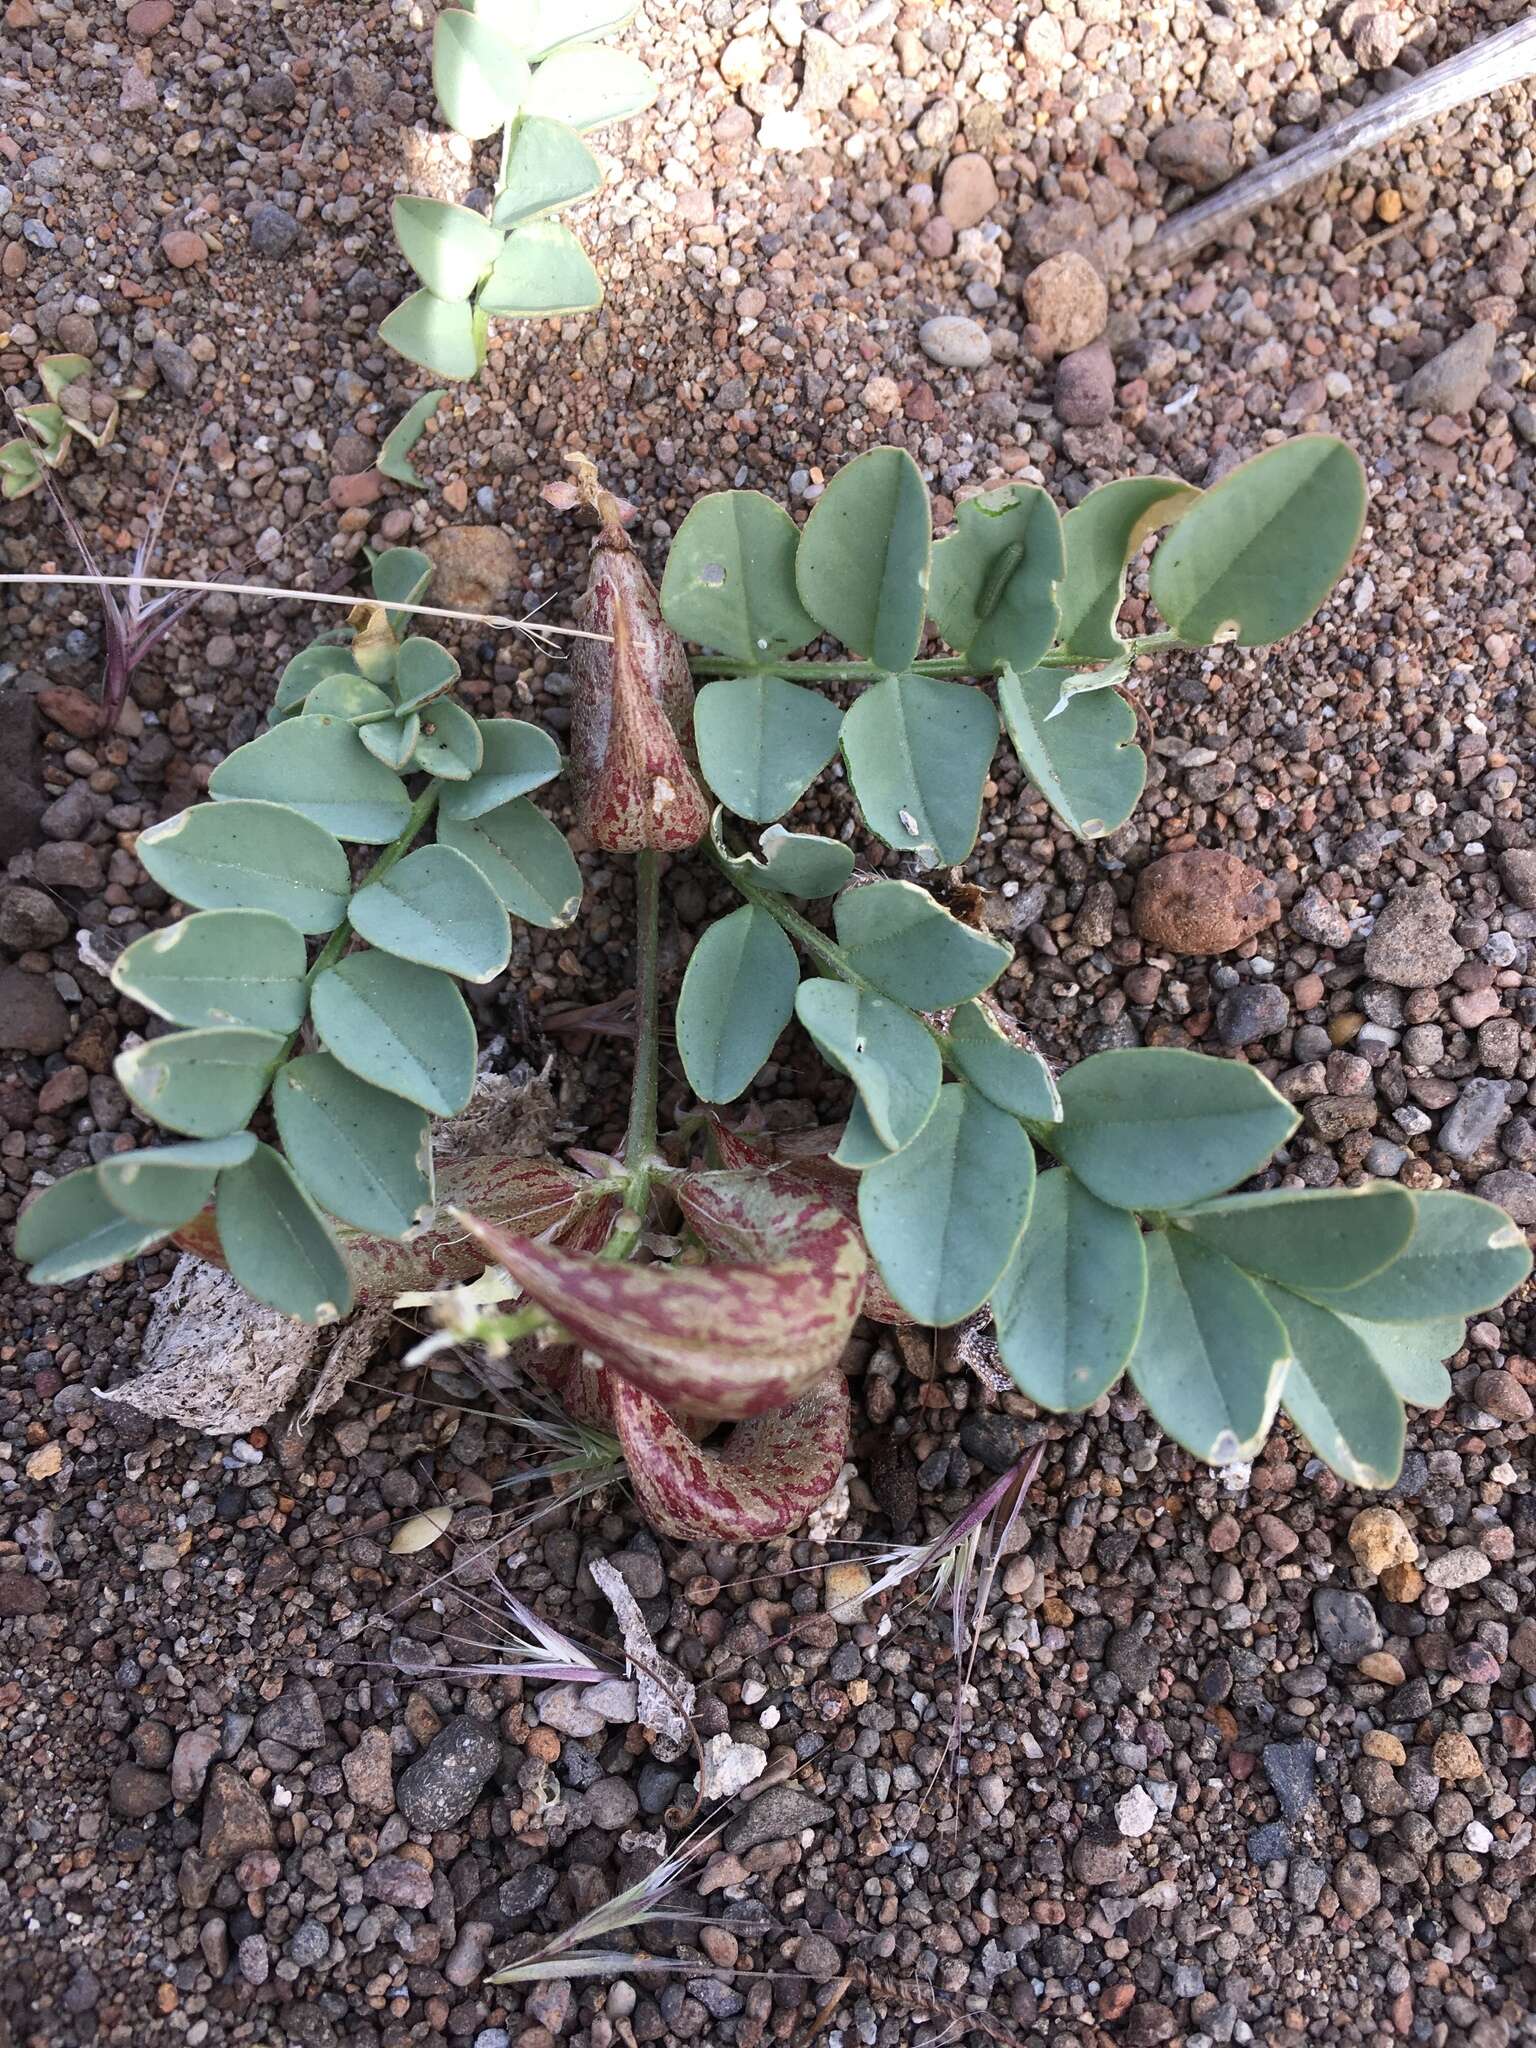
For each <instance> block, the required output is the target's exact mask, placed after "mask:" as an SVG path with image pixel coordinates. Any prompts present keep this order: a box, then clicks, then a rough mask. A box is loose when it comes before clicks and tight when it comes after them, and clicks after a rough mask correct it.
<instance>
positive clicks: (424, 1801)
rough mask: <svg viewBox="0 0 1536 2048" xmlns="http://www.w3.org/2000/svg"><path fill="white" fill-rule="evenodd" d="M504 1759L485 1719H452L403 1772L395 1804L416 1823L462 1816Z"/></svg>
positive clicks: (448, 1823) (445, 1822) (444, 1822)
mask: <svg viewBox="0 0 1536 2048" xmlns="http://www.w3.org/2000/svg"><path fill="white" fill-rule="evenodd" d="M500 1761H501V1743H500V1741H499V1740H498V1738H497V1737H496V1735H495V1734H494V1733H493V1732H492V1731H491V1730H490V1729H489V1728H487V1727H486V1726H485V1725H484V1723H483V1722H480V1721H471V1720H469V1719H468V1718H466V1717H461V1718H460V1719H458V1720H456V1721H450V1722H449V1723H448V1725H447V1726H446V1727H445V1728H444V1729H443V1730H442V1731H441V1732H440V1733H439V1734H437V1735H435V1736H434V1737H433V1738H432V1740H431V1742H430V1743H429V1744H428V1745H427V1747H426V1748H425V1749H424V1750H423V1751H422V1753H421V1755H420V1756H419V1757H417V1759H416V1761H415V1763H413V1764H410V1765H408V1766H407V1767H406V1769H405V1770H404V1771H402V1772H401V1774H400V1782H399V1784H398V1785H397V1786H396V1788H395V1804H396V1805H397V1806H398V1807H399V1809H400V1811H401V1812H402V1813H403V1814H404V1815H405V1817H406V1819H407V1820H408V1821H409V1822H410V1823H411V1825H412V1826H413V1827H418V1828H430V1829H432V1830H434V1831H435V1830H436V1829H438V1828H447V1827H452V1825H453V1823H454V1822H455V1821H457V1820H462V1819H463V1818H464V1816H465V1814H467V1813H468V1812H469V1811H470V1809H471V1808H472V1807H473V1805H474V1803H475V1801H476V1800H477V1799H478V1798H479V1797H480V1792H481V1788H482V1787H483V1786H484V1784H485V1782H486V1780H487V1779H488V1778H489V1777H490V1775H491V1773H492V1772H493V1771H494V1770H495V1768H496V1766H497V1764H498V1763H499V1762H500Z"/></svg>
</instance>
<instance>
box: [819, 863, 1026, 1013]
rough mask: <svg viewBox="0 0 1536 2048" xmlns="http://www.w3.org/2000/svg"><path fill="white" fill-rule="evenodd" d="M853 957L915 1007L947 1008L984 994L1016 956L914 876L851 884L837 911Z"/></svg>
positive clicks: (843, 942)
mask: <svg viewBox="0 0 1536 2048" xmlns="http://www.w3.org/2000/svg"><path fill="white" fill-rule="evenodd" d="M832 917H833V922H834V924H835V925H836V928H837V939H838V944H839V945H840V946H841V947H842V948H843V951H844V952H845V953H846V955H847V956H848V963H849V965H850V966H851V967H852V968H853V969H854V971H855V973H857V974H859V975H861V976H862V977H863V978H864V980H866V981H869V982H873V983H874V985H875V987H876V988H877V989H879V990H880V992H881V994H882V995H888V996H890V997H892V998H893V999H894V1000H895V1001H896V1002H898V1003H905V1004H906V1006H907V1008H908V1009H909V1010H947V1009H948V1008H949V1007H950V1006H951V1005H952V1004H954V1003H963V1002H967V1001H969V999H970V998H971V997H972V996H979V995H980V994H981V992H982V990H983V989H984V988H990V987H991V985H992V983H993V982H994V981H996V979H997V977H998V976H999V975H1000V974H1001V973H1002V971H1003V969H1004V968H1005V967H1006V966H1007V965H1008V963H1009V961H1010V960H1011V959H1012V958H1013V955H1012V954H1011V953H1010V952H1009V950H1008V948H1007V947H1006V946H1005V945H1003V944H1002V942H1001V941H1000V940H998V939H990V938H988V937H987V936H986V934H985V933H984V932H978V931H973V930H972V929H971V927H970V926H969V925H968V924H961V922H960V920H959V919H958V918H957V917H951V916H950V914H949V912H948V911H947V910H944V909H942V908H941V907H940V906H939V905H938V904H937V903H935V902H934V900H933V898H932V897H931V896H930V895H928V894H927V892H926V891H925V890H922V889H919V888H917V887H916V886H915V885H914V884H913V883H911V882H866V883H864V884H863V885H862V886H861V887H859V888H857V889H845V890H844V891H843V893H842V895H841V896H839V897H838V899H837V902H836V904H835V905H834V907H833V912H832Z"/></svg>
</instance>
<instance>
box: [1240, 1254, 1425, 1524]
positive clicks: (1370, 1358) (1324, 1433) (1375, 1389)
mask: <svg viewBox="0 0 1536 2048" xmlns="http://www.w3.org/2000/svg"><path fill="white" fill-rule="evenodd" d="M1263 1292H1264V1298H1265V1300H1266V1301H1267V1302H1268V1303H1269V1305H1270V1307H1271V1308H1272V1309H1273V1310H1274V1311H1275V1313H1276V1315H1278V1316H1279V1318H1280V1320H1281V1321H1282V1322H1283V1323H1284V1325H1285V1328H1286V1332H1287V1334H1288V1336H1289V1337H1290V1341H1291V1350H1292V1353H1293V1354H1294V1355H1293V1357H1292V1359H1291V1369H1290V1371H1289V1372H1288V1373H1287V1374H1286V1376H1285V1386H1284V1388H1283V1390H1282V1393H1281V1401H1282V1404H1283V1406H1284V1408H1285V1412H1286V1414H1287V1415H1289V1417H1290V1418H1291V1420H1292V1422H1294V1423H1295V1425H1296V1427H1297V1428H1298V1429H1299V1430H1300V1431H1301V1433H1302V1435H1303V1436H1304V1437H1305V1438H1306V1440H1307V1442H1308V1443H1309V1444H1310V1445H1311V1446H1312V1448H1313V1450H1314V1451H1316V1453H1317V1455H1318V1456H1319V1457H1320V1458H1321V1459H1322V1460H1323V1461H1324V1463H1325V1464H1327V1465H1328V1466H1330V1467H1331V1468H1332V1470H1333V1471H1335V1472H1337V1473H1338V1475H1339V1477H1340V1478H1341V1479H1344V1480H1347V1481H1348V1482H1349V1484H1350V1485H1351V1486H1391V1485H1393V1484H1394V1483H1395V1482H1396V1479H1397V1475H1398V1473H1399V1472H1400V1471H1401V1470H1402V1464H1403V1434H1404V1416H1403V1404H1402V1401H1401V1400H1400V1399H1399V1398H1398V1394H1397V1390H1396V1389H1395V1388H1394V1386H1393V1385H1392V1382H1391V1380H1390V1379H1389V1377H1388V1376H1387V1374H1386V1373H1385V1372H1384V1371H1383V1370H1382V1367H1381V1364H1380V1362H1379V1360H1378V1359H1377V1358H1376V1356H1375V1355H1374V1353H1373V1352H1372V1350H1371V1348H1370V1346H1369V1345H1368V1344H1366V1343H1365V1342H1364V1340H1363V1339H1362V1338H1361V1337H1360V1336H1359V1334H1358V1333H1357V1332H1356V1331H1355V1330H1353V1329H1351V1328H1350V1326H1349V1325H1348V1324H1347V1323H1346V1322H1345V1321H1344V1319H1343V1317H1342V1316H1336V1315H1332V1314H1330V1312H1329V1311H1328V1310H1327V1309H1325V1308H1318V1307H1317V1306H1316V1305H1315V1304H1314V1303H1312V1302H1310V1301H1303V1300H1302V1298H1301V1296H1300V1295H1299V1294H1292V1293H1291V1292H1290V1291H1289V1290H1288V1289H1286V1288H1284V1287H1273V1286H1271V1285H1270V1284H1269V1283H1268V1282H1265V1283H1263Z"/></svg>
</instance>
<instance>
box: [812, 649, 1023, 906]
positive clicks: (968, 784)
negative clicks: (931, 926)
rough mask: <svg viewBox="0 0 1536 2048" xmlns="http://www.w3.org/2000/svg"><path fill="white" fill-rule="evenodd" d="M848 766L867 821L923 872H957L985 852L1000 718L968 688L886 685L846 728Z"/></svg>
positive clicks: (898, 681)
mask: <svg viewBox="0 0 1536 2048" xmlns="http://www.w3.org/2000/svg"><path fill="white" fill-rule="evenodd" d="M841 739H842V748H843V759H844V760H845V761H846V762H847V764H848V776H849V780H850V781H851V782H852V784H853V793H854V795H855V796H856V797H857V798H858V800H859V808H860V810H862V811H863V813H864V817H865V821H866V823H867V824H868V825H869V827H870V829H871V831H873V832H876V833H878V834H879V836H880V837H881V838H882V839H883V840H884V841H885V843H886V845H887V846H891V847H894V848H895V849H896V851H897V852H898V853H909V854H911V855H912V856H913V857H914V859H915V860H916V861H917V863H918V865H919V866H920V867H925V868H932V867H939V866H958V864H959V863H960V862H961V861H963V860H964V859H965V858H966V857H967V856H968V854H969V853H970V851H971V849H972V847H973V846H974V845H975V844H976V834H977V832H978V831H979V830H980V828H981V799H982V791H983V789H984V787H985V785H986V780H987V776H988V774H989V773H990V771H991V767H992V755H993V752H994V750H995V748H996V746H997V713H996V712H995V711H994V710H993V708H992V703H991V700H990V698H988V697H986V696H984V695H983V693H982V692H981V691H980V690H976V689H972V688H971V686H970V685H969V684H968V683H941V682H936V681H935V680H934V679H933V677H931V676H917V675H905V676H886V677H885V678H884V679H883V681H881V682H878V683H872V684H871V685H870V686H869V688H868V689H866V690H865V692H864V694H863V695H862V696H861V697H860V698H859V700H858V702H857V703H856V704H855V705H854V706H853V709H852V710H851V711H850V712H849V713H848V715H847V717H846V718H845V719H844V720H843V724H842V734H841Z"/></svg>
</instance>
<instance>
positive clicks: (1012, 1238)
mask: <svg viewBox="0 0 1536 2048" xmlns="http://www.w3.org/2000/svg"><path fill="white" fill-rule="evenodd" d="M1034 1191H1035V1154H1034V1148H1033V1147H1032V1146H1031V1144H1030V1142H1029V1139H1028V1138H1027V1137H1026V1136H1025V1134H1024V1131H1023V1129H1022V1128H1021V1126H1020V1125H1019V1124H1017V1123H1016V1122H1015V1121H1014V1119H1013V1118H1012V1117H1010V1116H1004V1114H1003V1112H1002V1111H1001V1110H1000V1109H994V1108H993V1106H992V1104H991V1103H990V1102H988V1101H986V1100H985V1099H984V1097H982V1096H980V1095H978V1094H977V1093H976V1092H975V1090H974V1089H971V1088H962V1087H958V1086H956V1085H954V1084H950V1085H949V1086H947V1087H944V1088H941V1089H940V1090H939V1099H938V1103H937V1105H936V1107H935V1108H934V1111H933V1114H932V1115H931V1116H930V1117H929V1119H928V1121H927V1122H926V1123H925V1124H924V1125H923V1128H922V1129H921V1130H920V1131H919V1132H918V1134H917V1136H916V1137H915V1138H914V1139H913V1140H912V1142H911V1144H910V1145H907V1146H905V1147H903V1149H902V1150H901V1151H900V1152H893V1153H891V1155H890V1157H889V1158H887V1159H882V1160H879V1161H878V1162H877V1163H876V1164H875V1165H873V1166H871V1167H869V1168H868V1169H867V1170H866V1171H865V1172H864V1174H863V1175H862V1176H861V1177H860V1180H859V1222H860V1223H861V1224H862V1225H863V1228H864V1238H865V1242H866V1243H867V1244H868V1246H869V1249H870V1251H871V1253H872V1254H873V1256H874V1259H875V1262H876V1263H877V1265H878V1266H879V1268H880V1273H881V1277H882V1278H883V1279H884V1281H885V1284H886V1286H887V1287H888V1288H889V1290H890V1292H891V1295H892V1296H893V1298H894V1299H895V1300H896V1301H897V1302H898V1303H899V1304H900V1306H901V1307H902V1308H904V1309H905V1310H906V1311H907V1313H908V1314H909V1315H912V1316H915V1317H916V1318H917V1320H918V1321H919V1322H920V1323H930V1324H934V1325H938V1326H944V1325H947V1324H950V1323H958V1322H961V1321H963V1320H964V1318H965V1317H966V1316H968V1315H970V1314H971V1313H972V1312H973V1310H975V1309H978V1308H980V1307H981V1305H982V1303H983V1302H984V1301H986V1300H987V1298H988V1297H989V1295H990V1294H991V1292H992V1289H993V1288H994V1287H995V1286H996V1285H997V1282H998V1280H999V1279H1000V1278H1001V1276H1002V1273H1003V1271H1004V1269H1005V1268H1006V1266H1007V1264H1008V1261H1009V1260H1010V1259H1011V1258H1012V1256H1013V1252H1014V1247H1015V1246H1016V1245H1017V1244H1018V1242H1019V1239H1020V1238H1021V1237H1022V1236H1023V1235H1024V1228H1025V1225H1026V1224H1027V1223H1028V1221H1029V1209H1030V1202H1031V1199H1032V1197H1033V1195H1034Z"/></svg>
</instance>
